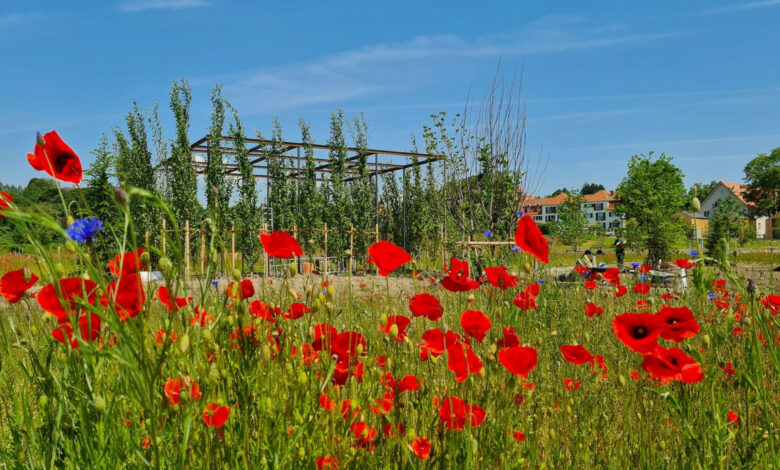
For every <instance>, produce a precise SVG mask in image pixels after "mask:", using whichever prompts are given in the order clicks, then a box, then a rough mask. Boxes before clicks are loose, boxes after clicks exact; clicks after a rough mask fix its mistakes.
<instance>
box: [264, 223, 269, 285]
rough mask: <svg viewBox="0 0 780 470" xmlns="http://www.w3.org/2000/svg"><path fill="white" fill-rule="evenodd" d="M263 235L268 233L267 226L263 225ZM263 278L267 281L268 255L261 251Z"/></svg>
mask: <svg viewBox="0 0 780 470" xmlns="http://www.w3.org/2000/svg"><path fill="white" fill-rule="evenodd" d="M263 233H268V224H263ZM263 276H265V278H266V279H268V253H266V252H265V250H263Z"/></svg>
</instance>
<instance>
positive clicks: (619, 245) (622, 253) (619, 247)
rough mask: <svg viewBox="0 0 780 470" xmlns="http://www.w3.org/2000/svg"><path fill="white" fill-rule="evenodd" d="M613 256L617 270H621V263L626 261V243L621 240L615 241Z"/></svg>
mask: <svg viewBox="0 0 780 470" xmlns="http://www.w3.org/2000/svg"><path fill="white" fill-rule="evenodd" d="M615 256H616V257H617V265H618V268H622V267H623V261H624V260H625V259H626V241H625V240H623V239H622V238H618V239H617V240H615Z"/></svg>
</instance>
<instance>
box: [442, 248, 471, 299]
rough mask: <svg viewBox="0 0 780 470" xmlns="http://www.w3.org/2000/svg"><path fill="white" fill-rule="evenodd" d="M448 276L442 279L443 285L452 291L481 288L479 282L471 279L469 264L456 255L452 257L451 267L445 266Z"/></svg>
mask: <svg viewBox="0 0 780 470" xmlns="http://www.w3.org/2000/svg"><path fill="white" fill-rule="evenodd" d="M444 271H445V272H446V273H447V277H445V278H444V279H442V280H441V285H442V287H444V288H445V289H447V290H448V291H450V292H467V291H470V290H474V289H477V288H479V282H477V281H475V280H474V279H469V264H468V263H467V262H466V261H461V260H459V259H458V258H455V257H454V256H453V257H452V259H450V268H449V269H447V266H445V267H444Z"/></svg>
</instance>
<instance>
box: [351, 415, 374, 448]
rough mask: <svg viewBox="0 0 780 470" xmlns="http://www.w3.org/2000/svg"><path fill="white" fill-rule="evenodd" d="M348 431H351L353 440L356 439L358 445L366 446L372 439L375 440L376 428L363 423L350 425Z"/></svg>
mask: <svg viewBox="0 0 780 470" xmlns="http://www.w3.org/2000/svg"><path fill="white" fill-rule="evenodd" d="M349 430H350V431H352V434H353V435H354V436H355V439H357V440H358V443H360V444H368V443H370V442H371V441H373V440H374V439H376V435H377V432H376V428H374V427H372V426H370V425H368V424H366V423H364V422H361V421H358V422H355V423H352V424H351V425H350V426H349ZM358 447H362V446H358ZM364 448H365V447H364Z"/></svg>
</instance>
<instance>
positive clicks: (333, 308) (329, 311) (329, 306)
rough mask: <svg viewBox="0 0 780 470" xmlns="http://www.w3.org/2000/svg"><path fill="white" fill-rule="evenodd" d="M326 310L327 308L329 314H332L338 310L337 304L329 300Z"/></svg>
mask: <svg viewBox="0 0 780 470" xmlns="http://www.w3.org/2000/svg"><path fill="white" fill-rule="evenodd" d="M325 310H327V311H328V313H329V314H332V313H333V312H335V311H336V306H335V305H333V303H332V302H327V303H325Z"/></svg>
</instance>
